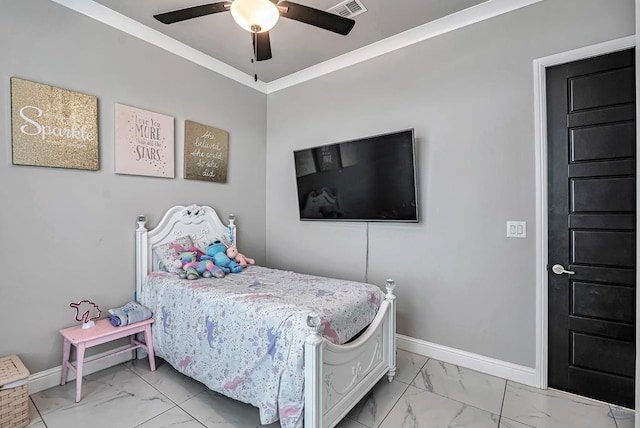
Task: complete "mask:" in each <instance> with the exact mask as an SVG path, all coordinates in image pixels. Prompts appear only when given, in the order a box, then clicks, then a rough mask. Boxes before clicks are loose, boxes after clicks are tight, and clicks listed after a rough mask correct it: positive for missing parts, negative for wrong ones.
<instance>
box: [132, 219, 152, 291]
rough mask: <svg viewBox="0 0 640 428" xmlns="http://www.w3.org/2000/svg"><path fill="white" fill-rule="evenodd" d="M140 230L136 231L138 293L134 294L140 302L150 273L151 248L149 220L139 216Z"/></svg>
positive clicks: (137, 220)
mask: <svg viewBox="0 0 640 428" xmlns="http://www.w3.org/2000/svg"><path fill="white" fill-rule="evenodd" d="M136 222H137V223H138V228H137V229H136V291H135V293H134V294H133V300H134V301H135V302H137V301H138V298H139V297H140V292H141V291H142V281H144V278H145V277H146V276H147V274H148V273H149V266H148V264H149V254H148V253H147V252H148V251H149V248H148V246H147V228H146V227H145V224H146V223H147V218H146V217H145V216H143V215H139V216H138V218H137V219H136Z"/></svg>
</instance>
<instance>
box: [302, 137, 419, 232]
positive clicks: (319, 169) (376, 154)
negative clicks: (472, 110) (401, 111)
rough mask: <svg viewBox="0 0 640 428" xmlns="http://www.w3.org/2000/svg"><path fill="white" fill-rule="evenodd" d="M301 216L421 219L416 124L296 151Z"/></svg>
mask: <svg viewBox="0 0 640 428" xmlns="http://www.w3.org/2000/svg"><path fill="white" fill-rule="evenodd" d="M294 159H295V169H296V182H297V189H298V206H299V210H300V219H301V220H335V221H388V222H418V198H417V190H416V165H415V139H414V132H413V129H407V130H403V131H398V132H393V133H390V134H384V135H376V136H372V137H366V138H361V139H357V140H352V141H345V142H342V143H335V144H327V145H323V146H319V147H312V148H309V149H304V150H296V151H294Z"/></svg>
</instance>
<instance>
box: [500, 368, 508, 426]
mask: <svg viewBox="0 0 640 428" xmlns="http://www.w3.org/2000/svg"><path fill="white" fill-rule="evenodd" d="M508 383H509V381H508V380H507V379H505V381H504V391H503V392H502V403H501V404H500V414H499V415H498V428H500V423H501V422H502V411H503V410H504V400H505V398H506V397H507V384H508Z"/></svg>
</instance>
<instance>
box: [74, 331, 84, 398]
mask: <svg viewBox="0 0 640 428" xmlns="http://www.w3.org/2000/svg"><path fill="white" fill-rule="evenodd" d="M84 349H85V344H84V343H79V344H78V346H77V347H76V351H77V352H76V353H77V358H76V403H78V402H79V401H80V397H81V396H82V366H83V365H84Z"/></svg>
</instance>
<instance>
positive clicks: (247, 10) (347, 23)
mask: <svg viewBox="0 0 640 428" xmlns="http://www.w3.org/2000/svg"><path fill="white" fill-rule="evenodd" d="M228 11H231V15H232V16H233V19H234V20H235V21H236V23H237V24H238V25H240V27H242V28H244V29H245V30H247V31H249V32H250V33H251V34H252V39H253V51H254V56H255V60H256V61H264V60H267V59H271V42H270V41H269V30H271V29H272V28H273V27H274V26H275V25H276V23H277V22H278V18H279V17H280V16H283V17H285V18H289V19H293V20H294V21H299V22H304V23H305V24H309V25H313V26H314V27H318V28H322V29H324V30H328V31H332V32H334V33H338V34H342V35H343V36H346V35H347V34H349V32H350V31H351V29H352V28H353V26H354V25H355V21H354V20H353V19H349V18H345V17H343V16H340V15H334V14H333V13H329V12H325V11H323V10H320V9H314V8H312V7H308V6H304V5H301V4H298V3H292V2H290V1H285V0H232V1H221V2H217V3H208V4H203V5H200V6H193V7H188V8H185V9H178V10H173V11H170V12H164V13H160V14H157V15H154V16H153V17H154V18H156V19H157V20H158V21H160V22H162V23H164V24H173V23H175V22H180V21H186V20H187V19H193V18H198V17H200V16H205V15H212V14H214V13H220V12H228Z"/></svg>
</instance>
